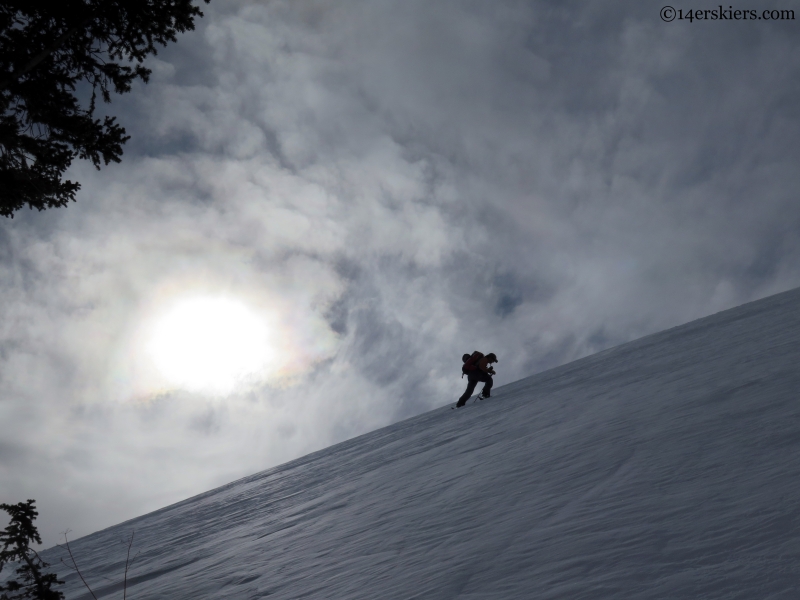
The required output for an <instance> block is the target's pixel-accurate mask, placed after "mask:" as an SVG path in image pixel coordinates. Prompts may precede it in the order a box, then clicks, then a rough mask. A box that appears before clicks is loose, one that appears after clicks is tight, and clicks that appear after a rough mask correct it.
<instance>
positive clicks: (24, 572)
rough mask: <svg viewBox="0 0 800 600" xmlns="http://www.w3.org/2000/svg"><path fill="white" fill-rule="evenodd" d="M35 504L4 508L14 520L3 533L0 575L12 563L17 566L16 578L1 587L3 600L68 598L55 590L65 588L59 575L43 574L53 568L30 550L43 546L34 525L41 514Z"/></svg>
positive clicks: (1, 598) (7, 505) (1, 537)
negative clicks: (33, 546)
mask: <svg viewBox="0 0 800 600" xmlns="http://www.w3.org/2000/svg"><path fill="white" fill-rule="evenodd" d="M34 502H35V501H34V500H28V501H27V502H19V503H18V504H0V509H2V510H4V511H6V512H7V513H8V514H9V516H10V517H11V522H10V523H9V524H8V527H6V528H5V530H3V532H2V533H0V544H2V550H0V572H2V570H3V568H4V567H5V566H6V565H7V564H9V563H15V564H16V565H17V568H16V570H15V571H14V573H15V575H16V577H15V578H12V579H10V580H8V581H6V582H5V583H0V600H23V599H25V598H31V599H34V600H62V599H63V598H64V594H62V593H61V592H59V591H57V590H54V589H53V586H56V585H61V584H63V583H64V582H63V581H59V579H58V578H57V577H56V575H55V573H43V572H42V570H43V569H45V568H46V567H48V566H49V565H48V564H47V563H46V562H44V561H43V560H42V559H41V558H40V557H39V555H38V554H37V553H36V550H34V549H33V548H31V547H30V545H31V542H36V543H37V544H41V543H42V538H41V537H39V532H38V531H37V529H36V526H35V525H34V524H33V522H34V521H35V520H36V517H37V516H39V513H38V512H37V511H36V507H35V506H34Z"/></svg>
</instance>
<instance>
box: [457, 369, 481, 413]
mask: <svg viewBox="0 0 800 600" xmlns="http://www.w3.org/2000/svg"><path fill="white" fill-rule="evenodd" d="M476 385H478V380H477V379H476V378H475V377H472V376H468V377H467V391H466V392H464V393H463V394H462V395H461V398H459V399H458V402H456V406H464V405H465V404H466V403H467V400H469V397H470V396H472V392H474V391H475V386H476Z"/></svg>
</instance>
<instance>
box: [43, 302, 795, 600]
mask: <svg viewBox="0 0 800 600" xmlns="http://www.w3.org/2000/svg"><path fill="white" fill-rule="evenodd" d="M799 363H800V291H797V290H795V291H792V292H788V293H784V294H780V295H777V296H773V297H771V298H767V299H765V300H761V301H758V302H753V303H751V304H747V305H744V306H741V307H739V308H736V309H733V310H729V311H725V312H722V313H719V314H716V315H713V316H711V317H708V318H705V319H700V320H698V321H695V322H692V323H689V324H688V325H684V326H681V327H677V328H675V329H671V330H668V331H664V332H662V333H659V334H656V335H652V336H649V337H646V338H643V339H640V340H638V341H635V342H631V343H628V344H625V345H623V346H620V347H617V348H614V349H611V350H607V351H604V352H601V353H600V354H597V355H594V356H591V357H589V358H586V359H582V360H579V361H576V362H574V363H571V364H568V365H565V366H562V367H559V368H556V369H553V370H551V371H547V372H545V373H541V374H538V375H535V376H533V377H530V378H527V379H524V380H521V381H518V382H516V383H514V384H511V385H507V386H504V387H502V388H499V389H497V390H496V392H493V396H492V398H491V399H490V400H487V401H484V402H482V403H478V404H469V405H468V406H467V407H466V408H464V409H462V410H458V411H451V410H450V409H449V406H445V407H443V408H441V409H437V410H434V411H431V412H429V413H427V414H423V415H421V416H419V417H416V418H412V419H409V420H407V421H403V422H401V423H397V424H395V425H393V426H390V427H386V428H384V429H381V430H379V431H375V432H373V433H370V434H367V435H364V436H361V437H359V438H356V439H353V440H350V441H348V442H345V443H342V444H339V445H337V446H333V447H331V448H328V449H326V450H323V451H321V452H317V453H315V454H312V455H309V456H307V457H304V458H301V459H299V460H296V461H293V462H291V463H288V464H286V465H283V466H281V467H278V468H274V469H271V470H268V471H265V472H263V473H258V474H256V475H253V476H251V477H247V478H245V479H242V480H240V481H236V482H234V483H231V484H229V485H226V486H224V487H221V488H219V489H216V490H212V491H210V492H208V493H205V494H202V495H200V496H197V497H195V498H191V499H189V500H186V501H184V502H181V503H179V504H175V505H173V506H169V507H167V508H164V509H163V510H160V511H157V512H154V513H152V514H149V515H145V516H143V517H140V518H137V519H134V520H132V521H128V522H126V523H122V524H120V525H118V526H115V527H112V528H110V529H107V530H105V531H101V532H99V533H95V534H93V535H90V536H87V537H85V538H82V539H80V540H76V541H75V542H73V551H74V553H75V555H76V557H77V558H78V560H79V564H80V566H81V567H82V569H83V571H84V575H85V577H86V579H87V580H88V581H89V583H90V584H94V588H95V592H96V593H97V596H98V597H99V598H102V597H121V581H122V574H123V566H124V560H125V544H124V543H123V540H124V539H125V538H126V537H127V536H128V535H129V533H130V532H131V531H134V530H135V531H136V538H135V544H134V546H135V548H136V549H138V550H139V551H140V552H141V554H140V555H139V558H138V559H137V560H136V562H135V564H134V566H133V569H132V570H131V573H130V575H129V587H128V597H129V598H132V599H134V600H146V599H154V598H174V599H180V598H192V599H200V598H215V599H218V598H235V599H255V598H265V597H269V598H270V599H271V600H276V599H296V598H330V599H345V598H346V599H348V600H354V599H358V598H363V599H369V600H374V599H375V598H381V599H382V600H388V599H395V598H396V599H403V600H408V599H409V598H420V599H423V598H424V599H427V600H433V599H451V598H460V599H469V598H474V599H478V598H480V599H481V600H488V599H493V598H496V599H498V600H500V599H502V600H511V599H514V598H520V599H523V598H524V599H526V600H529V599H530V598H537V599H546V598H558V599H564V598H570V599H571V600H577V599H583V598H591V599H599V598H609V599H614V600H619V599H620V598H626V599H631V598H659V599H663V598H704V599H712V598H724V599H726V600H731V599H735V598H742V599H747V600H752V599H753V598H759V599H765V598H770V599H776V598H786V599H790V598H791V599H792V600H795V599H796V598H798V597H800V595H799V594H800V535H798V528H799V527H800V508H799V506H800V504H799V501H800V406H799V405H798V400H799V399H798V390H800V371H799V370H798V364H799ZM457 375H458V373H457V372H456V374H455V375H454V381H453V398H456V397H457V396H458V394H459V393H460V391H461V390H460V389H459V388H458V386H459V385H460V383H459V380H458V377H457ZM60 556H61V550H58V549H54V550H50V551H48V552H47V553H46V556H45V558H46V559H47V560H49V561H50V562H51V563H57V562H58V559H59V557H60ZM60 573H61V574H62V575H63V576H64V578H65V579H66V580H67V585H66V591H67V598H68V599H78V598H88V594H87V593H86V592H85V590H84V589H82V584H81V583H80V581H79V580H78V579H77V576H75V575H74V574H69V573H68V572H67V570H66V569H65V568H63V567H62V568H61V569H60Z"/></svg>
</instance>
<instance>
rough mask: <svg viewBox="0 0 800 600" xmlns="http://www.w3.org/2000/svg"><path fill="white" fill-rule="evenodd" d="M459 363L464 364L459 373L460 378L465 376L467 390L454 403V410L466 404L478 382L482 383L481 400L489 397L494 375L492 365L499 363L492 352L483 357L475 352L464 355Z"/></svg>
mask: <svg viewBox="0 0 800 600" xmlns="http://www.w3.org/2000/svg"><path fill="white" fill-rule="evenodd" d="M461 362H463V363H464V366H463V367H461V372H462V373H463V375H461V376H462V377H463V376H464V375H466V376H467V390H466V391H465V392H464V394H463V395H462V396H461V398H459V399H458V402H456V408H460V407H462V406H464V405H465V404H466V403H467V400H469V397H470V396H472V392H474V391H475V386H476V385H478V382H479V381H483V382H484V385H483V391H481V398H488V397H489V396H490V395H491V392H492V384H493V383H494V381H493V380H492V375H494V368H493V367H492V363H496V362H499V361H498V360H497V355H496V354H495V353H494V352H490V353H489V354H487V355H486V356H484V355H483V354H481V353H480V352H478V351H475V352H473V353H472V354H465V355H464V356H462V357H461Z"/></svg>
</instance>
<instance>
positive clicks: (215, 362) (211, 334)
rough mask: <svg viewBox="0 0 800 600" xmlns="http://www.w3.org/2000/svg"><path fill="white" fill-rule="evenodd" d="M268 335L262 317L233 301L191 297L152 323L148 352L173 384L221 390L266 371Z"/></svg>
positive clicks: (228, 388)
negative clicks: (153, 324)
mask: <svg viewBox="0 0 800 600" xmlns="http://www.w3.org/2000/svg"><path fill="white" fill-rule="evenodd" d="M269 333H270V332H269V331H268V327H267V323H266V322H265V320H264V319H263V318H260V317H259V316H258V315H256V314H255V313H253V312H252V311H251V310H249V309H248V308H247V307H246V306H245V305H244V304H242V303H240V302H238V301H236V300H232V299H229V298H193V299H188V300H184V301H182V302H179V303H178V304H176V305H175V306H173V307H172V309H171V310H169V311H168V312H167V313H166V314H164V315H163V316H162V317H161V318H160V319H159V320H158V321H157V322H156V323H155V327H154V329H153V335H152V337H151V339H150V343H149V344H148V346H147V350H148V353H149V354H150V356H151V358H152V359H153V361H154V363H155V365H156V367H158V369H159V371H160V372H161V374H162V375H163V376H164V377H165V378H166V379H167V380H168V381H169V382H170V383H171V384H172V385H175V386H178V387H181V388H183V389H186V390H190V391H197V392H210V393H217V394H225V393H229V392H232V391H233V390H235V389H236V388H237V387H238V386H240V385H242V384H244V383H246V382H248V381H250V380H253V379H254V378H261V377H260V376H262V375H264V374H265V372H266V370H267V369H268V365H269V362H270V360H271V359H272V358H273V354H274V351H273V349H272V347H271V344H270V339H269Z"/></svg>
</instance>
